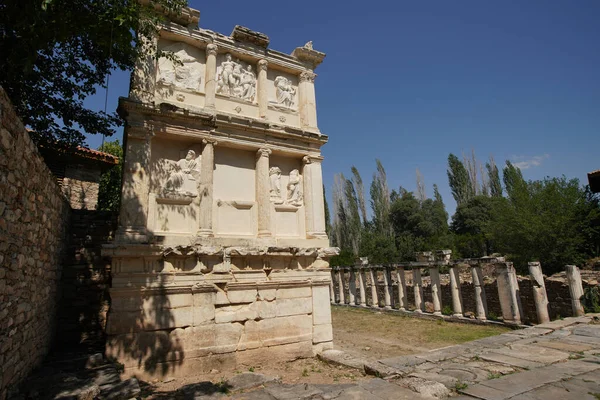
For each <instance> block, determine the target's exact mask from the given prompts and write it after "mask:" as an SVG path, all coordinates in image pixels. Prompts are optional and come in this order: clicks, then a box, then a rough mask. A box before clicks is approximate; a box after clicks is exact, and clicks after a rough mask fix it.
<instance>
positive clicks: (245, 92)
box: [216, 53, 256, 103]
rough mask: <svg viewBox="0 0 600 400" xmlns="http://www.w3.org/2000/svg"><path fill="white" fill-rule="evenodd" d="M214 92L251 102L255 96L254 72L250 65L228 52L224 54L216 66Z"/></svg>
mask: <svg viewBox="0 0 600 400" xmlns="http://www.w3.org/2000/svg"><path fill="white" fill-rule="evenodd" d="M216 92H217V93H218V94H221V95H223V96H229V97H234V98H238V99H242V100H245V101H248V102H252V103H253V102H254V101H255V98H256V73H255V72H254V69H253V68H252V65H250V64H247V63H243V62H242V61H240V60H239V59H235V60H234V59H233V56H232V55H231V54H229V53H227V54H225V55H224V56H223V58H222V59H221V62H220V64H219V66H218V67H217V89H216Z"/></svg>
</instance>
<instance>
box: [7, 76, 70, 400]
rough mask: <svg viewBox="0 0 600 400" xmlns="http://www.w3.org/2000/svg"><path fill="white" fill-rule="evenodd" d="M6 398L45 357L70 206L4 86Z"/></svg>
mask: <svg viewBox="0 0 600 400" xmlns="http://www.w3.org/2000/svg"><path fill="white" fill-rule="evenodd" d="M0 120H1V124H0V399H1V400H4V399H5V398H6V397H7V393H8V390H9V389H10V388H12V387H14V386H16V385H17V384H19V383H20V382H21V380H22V379H23V378H25V377H26V376H27V374H28V373H29V372H30V371H31V370H32V369H33V368H35V367H36V366H37V365H38V364H39V363H40V362H41V361H42V359H43V357H44V356H45V355H46V353H47V352H48V350H49V347H50V344H51V342H52V332H54V321H55V314H56V293H57V288H58V281H59V279H60V274H61V262H62V255H63V250H64V245H63V244H64V241H65V240H64V239H65V234H66V229H67V225H68V220H69V214H70V207H69V204H68V203H67V201H66V200H65V198H64V196H63V194H62V193H61V190H60V188H59V187H58V185H57V183H56V179H55V178H54V177H53V176H52V174H51V172H50V170H49V169H48V167H47V166H46V164H45V163H44V161H43V159H42V157H41V156H40V154H39V153H38V150H37V148H36V146H35V145H34V143H33V142H32V140H31V139H30V137H29V134H28V133H27V131H26V130H25V127H24V126H23V124H22V122H21V121H20V120H19V119H18V118H17V116H16V114H15V113H14V111H13V109H12V105H11V104H10V101H9V99H8V97H7V96H6V93H5V92H4V90H3V89H2V88H0Z"/></svg>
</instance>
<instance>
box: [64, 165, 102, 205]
mask: <svg viewBox="0 0 600 400" xmlns="http://www.w3.org/2000/svg"><path fill="white" fill-rule="evenodd" d="M101 174H102V172H101V170H100V169H99V168H98V167H95V166H93V165H87V164H73V165H71V164H70V165H67V166H66V167H65V177H64V179H63V184H62V189H63V193H64V194H65V196H66V197H67V199H69V203H70V204H71V207H72V208H73V209H82V210H95V209H96V206H97V205H98V190H99V188H100V184H99V182H100V175H101Z"/></svg>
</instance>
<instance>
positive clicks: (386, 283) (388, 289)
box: [383, 267, 392, 310]
mask: <svg viewBox="0 0 600 400" xmlns="http://www.w3.org/2000/svg"><path fill="white" fill-rule="evenodd" d="M388 273H389V268H388V267H383V289H384V290H383V296H384V302H385V305H384V307H385V308H386V309H388V310H390V309H391V308H392V296H391V295H392V285H391V282H390V276H389V275H388Z"/></svg>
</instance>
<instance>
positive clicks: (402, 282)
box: [396, 267, 408, 311]
mask: <svg viewBox="0 0 600 400" xmlns="http://www.w3.org/2000/svg"><path fill="white" fill-rule="evenodd" d="M396 279H397V281H398V302H399V304H398V309H400V310H402V311H404V310H406V307H408V294H407V293H406V276H405V275H404V267H398V269H397V270H396Z"/></svg>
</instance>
